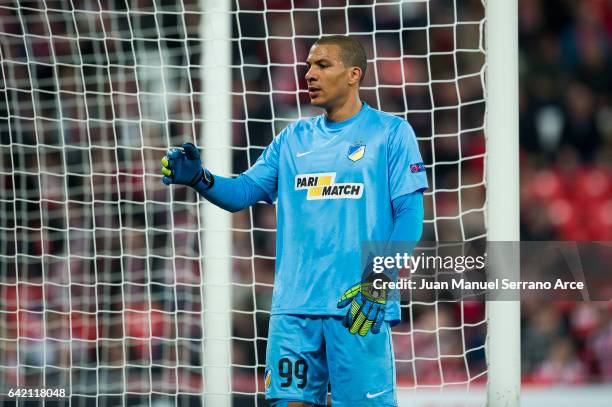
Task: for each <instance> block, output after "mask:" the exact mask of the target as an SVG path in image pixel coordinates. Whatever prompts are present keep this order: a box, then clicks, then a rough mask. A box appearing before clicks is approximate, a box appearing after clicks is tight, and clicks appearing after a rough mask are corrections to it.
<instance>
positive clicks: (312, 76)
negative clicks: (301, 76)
mask: <svg viewBox="0 0 612 407" xmlns="http://www.w3.org/2000/svg"><path fill="white" fill-rule="evenodd" d="M305 77H306V82H310V81H312V80H315V79H316V78H315V73H314V71H313V69H312V66H311V67H310V68H308V71H306V75H305Z"/></svg>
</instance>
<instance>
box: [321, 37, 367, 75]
mask: <svg viewBox="0 0 612 407" xmlns="http://www.w3.org/2000/svg"><path fill="white" fill-rule="evenodd" d="M325 44H335V45H337V46H339V47H340V58H341V59H342V63H343V64H344V65H345V66H347V67H350V66H356V67H359V68H361V78H359V82H360V83H361V81H363V78H364V77H365V73H366V68H367V66H368V58H367V57H366V52H365V49H364V48H363V45H361V43H360V42H359V41H357V40H356V39H354V38H351V37H349V36H346V35H328V36H325V37H321V38H319V39H318V40H317V41H316V42H315V43H314V45H325Z"/></svg>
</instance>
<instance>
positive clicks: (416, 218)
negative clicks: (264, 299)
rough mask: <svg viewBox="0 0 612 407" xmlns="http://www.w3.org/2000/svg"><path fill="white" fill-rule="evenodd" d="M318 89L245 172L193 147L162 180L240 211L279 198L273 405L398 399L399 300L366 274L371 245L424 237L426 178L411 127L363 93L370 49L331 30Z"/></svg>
mask: <svg viewBox="0 0 612 407" xmlns="http://www.w3.org/2000/svg"><path fill="white" fill-rule="evenodd" d="M306 62H307V66H308V71H307V73H306V81H307V83H308V95H309V97H310V100H311V103H312V104H313V105H314V106H318V107H321V108H323V109H324V110H325V112H324V114H322V115H320V116H317V117H313V118H309V119H303V120H299V121H297V122H295V123H293V124H291V125H289V126H288V127H286V128H285V129H284V130H283V131H281V132H280V133H279V134H278V135H277V136H276V137H275V138H274V140H273V141H272V143H271V144H270V145H269V146H268V147H267V148H266V149H265V150H264V151H263V153H262V155H261V157H259V159H258V160H257V162H256V163H255V164H254V165H253V166H252V167H251V168H250V169H248V170H247V171H246V172H244V173H243V174H241V175H240V176H239V177H238V178H235V179H229V178H224V177H220V176H216V175H213V174H211V173H210V172H209V171H208V170H207V169H203V168H202V163H201V161H200V154H199V151H198V149H197V148H196V147H195V146H194V145H193V144H190V143H186V144H183V146H182V148H175V149H171V150H169V151H168V153H167V155H166V156H165V157H164V158H163V159H162V173H163V175H164V177H163V182H164V183H165V184H166V185H170V184H182V185H188V186H190V187H193V188H195V189H196V190H197V191H198V192H199V194H200V195H202V196H203V197H204V198H206V199H208V200H209V201H210V202H212V203H213V204H215V205H218V206H220V207H221V208H224V209H227V210H229V211H232V212H233V211H238V210H241V209H243V208H246V207H248V206H250V205H253V204H254V203H256V202H258V201H262V200H263V201H267V202H269V203H272V202H274V201H275V200H276V201H277V217H278V221H277V225H278V231H277V244H276V274H275V283H274V292H273V297H272V310H271V317H270V328H269V337H268V347H267V356H266V371H265V387H266V398H267V399H268V400H270V402H271V404H272V405H274V406H308V405H325V404H326V401H327V388H328V383H329V384H330V385H331V400H332V405H333V406H334V407H338V406H362V405H363V406H370V405H371V406H395V405H396V404H397V399H396V390H395V367H394V366H395V365H394V357H393V348H392V344H391V332H390V326H392V325H394V324H396V323H398V322H399V319H400V308H399V302H398V300H397V298H396V297H397V296H392V295H390V294H391V293H390V292H388V291H387V290H385V289H379V290H376V289H374V287H373V284H372V282H373V280H374V279H377V278H381V279H383V280H392V279H394V278H395V276H393V275H384V274H383V275H379V274H376V275H372V274H371V273H372V270H371V269H370V270H368V268H367V267H366V270H365V271H364V270H361V256H360V251H361V248H360V245H361V243H362V242H365V241H409V242H416V241H418V240H419V239H420V237H421V231H422V223H423V190H425V189H426V188H427V177H426V175H425V166H424V165H423V162H422V159H421V155H420V153H419V149H418V145H417V141H416V138H415V135H414V132H413V130H412V128H411V127H410V125H409V124H408V123H407V122H406V121H404V120H402V119H400V118H398V117H396V116H393V115H391V114H387V113H384V112H381V111H378V110H375V109H373V108H371V107H370V106H368V105H367V104H366V103H365V102H363V101H362V100H361V99H360V97H359V85H360V83H361V81H362V79H363V76H364V74H365V71H366V64H367V60H366V55H365V51H364V49H363V47H362V45H361V44H360V43H359V42H357V41H355V40H353V39H352V38H350V37H344V36H330V37H323V38H321V39H319V40H318V41H317V42H315V44H314V45H313V46H312V47H311V49H310V52H309V55H308V59H307V61H306Z"/></svg>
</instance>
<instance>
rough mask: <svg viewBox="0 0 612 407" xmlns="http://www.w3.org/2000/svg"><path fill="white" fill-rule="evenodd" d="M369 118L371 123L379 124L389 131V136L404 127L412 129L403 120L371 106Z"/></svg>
mask: <svg viewBox="0 0 612 407" xmlns="http://www.w3.org/2000/svg"><path fill="white" fill-rule="evenodd" d="M369 116H370V121H371V122H375V123H376V122H377V123H379V124H380V125H381V126H384V128H385V129H387V130H388V131H389V134H393V133H394V132H396V131H397V130H399V129H400V128H402V127H407V128H409V127H410V125H409V124H408V122H407V121H406V120H404V119H403V118H401V117H398V116H396V115H394V114H391V113H387V112H383V111H382V110H377V109H374V108H373V107H371V106H369Z"/></svg>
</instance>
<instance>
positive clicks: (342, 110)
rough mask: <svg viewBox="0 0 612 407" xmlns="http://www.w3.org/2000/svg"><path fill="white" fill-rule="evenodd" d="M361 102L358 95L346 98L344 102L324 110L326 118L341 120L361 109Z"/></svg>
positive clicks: (335, 120)
mask: <svg viewBox="0 0 612 407" xmlns="http://www.w3.org/2000/svg"><path fill="white" fill-rule="evenodd" d="M362 106H363V103H362V102H361V99H359V95H356V96H355V97H351V98H348V99H347V100H346V102H344V104H342V105H341V106H337V107H334V108H330V109H329V110H326V111H325V116H326V117H327V120H330V121H332V122H341V121H344V120H348V119H350V118H351V117H353V116H355V115H356V114H357V113H359V111H360V110H361V107H362Z"/></svg>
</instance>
